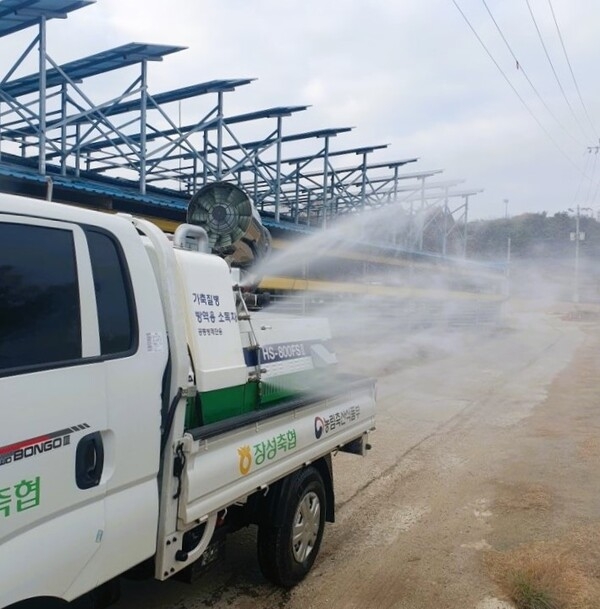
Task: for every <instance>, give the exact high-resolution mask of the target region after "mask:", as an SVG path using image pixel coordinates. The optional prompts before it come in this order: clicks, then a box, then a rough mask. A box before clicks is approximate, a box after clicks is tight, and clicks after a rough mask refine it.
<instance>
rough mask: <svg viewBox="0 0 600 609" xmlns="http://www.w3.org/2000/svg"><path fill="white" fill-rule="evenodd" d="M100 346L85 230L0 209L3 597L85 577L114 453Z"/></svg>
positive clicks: (69, 587) (65, 589)
mask: <svg viewBox="0 0 600 609" xmlns="http://www.w3.org/2000/svg"><path fill="white" fill-rule="evenodd" d="M99 353H100V341H99V335H98V318H97V312H96V307H95V301H94V284H93V279H92V271H91V265H90V261H89V255H88V246H87V239H86V236H85V233H84V231H83V229H82V228H80V227H79V226H76V225H73V224H70V223H67V222H60V221H53V220H44V219H35V218H26V217H24V216H11V215H7V214H1V215H0V421H1V424H0V546H1V548H2V551H1V552H0V597H1V598H0V601H2V604H4V603H6V604H10V603H11V602H15V601H18V600H20V599H22V598H27V597H32V596H37V595H39V594H44V595H46V596H57V597H71V598H72V597H73V596H77V595H78V594H79V593H81V591H84V590H83V588H85V586H86V585H88V584H89V583H90V581H92V578H93V575H87V574H86V566H87V565H88V564H89V563H90V561H91V560H92V559H93V556H94V555H95V554H96V553H97V552H98V550H99V548H100V547H101V544H102V540H103V536H104V529H105V506H104V503H105V495H106V482H107V480H108V478H109V473H110V467H111V464H110V462H111V458H112V457H111V450H110V437H109V436H108V435H107V428H108V424H107V423H108V421H107V410H106V400H107V396H106V383H105V377H104V370H103V367H102V366H101V365H99V363H98V355H99ZM86 579H87V582H86V581H84V580H86Z"/></svg>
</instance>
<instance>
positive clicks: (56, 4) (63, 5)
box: [0, 0, 96, 37]
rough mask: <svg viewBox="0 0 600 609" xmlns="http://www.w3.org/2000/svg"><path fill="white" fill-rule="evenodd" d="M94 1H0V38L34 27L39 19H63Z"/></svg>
mask: <svg viewBox="0 0 600 609" xmlns="http://www.w3.org/2000/svg"><path fill="white" fill-rule="evenodd" d="M95 1H96V0H0V37H2V36H6V35H8V34H12V33H13V32H18V31H19V30H24V29H26V28H28V27H31V26H33V25H36V24H37V23H39V21H40V17H46V19H56V18H65V17H66V16H67V14H68V13H71V12H73V11H76V10H78V9H80V8H84V7H86V6H88V5H90V4H94V3H95Z"/></svg>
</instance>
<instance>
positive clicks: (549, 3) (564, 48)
mask: <svg viewBox="0 0 600 609" xmlns="http://www.w3.org/2000/svg"><path fill="white" fill-rule="evenodd" d="M548 5H549V6H550V12H551V13H552V19H554V25H555V26H556V31H557V32H558V38H559V40H560V44H561V46H562V50H563V53H564V54H565V59H566V60H567V65H568V66H569V71H570V72H571V77H572V78H573V84H574V85H575V89H576V91H577V95H578V96H579V101H580V102H581V106H582V108H583V111H584V112H585V115H586V117H587V119H588V121H589V123H590V125H591V127H592V129H593V131H594V134H595V135H596V138H598V139H599V140H600V136H599V135H598V130H597V129H596V126H595V125H594V122H593V121H592V119H591V117H590V115H589V112H588V109H587V106H586V105H585V103H584V101H583V96H582V95H581V90H580V89H579V84H578V83H577V79H576V78H575V73H574V72H573V67H572V66H571V61H570V60H569V55H568V53H567V48H566V47H565V43H564V40H563V37H562V33H561V31H560V27H559V25H558V20H557V19H556V14H555V13H554V7H553V6H552V0H548Z"/></svg>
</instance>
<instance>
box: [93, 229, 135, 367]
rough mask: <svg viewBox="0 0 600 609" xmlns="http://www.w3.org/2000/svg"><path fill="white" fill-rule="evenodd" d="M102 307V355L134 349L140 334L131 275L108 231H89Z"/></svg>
mask: <svg viewBox="0 0 600 609" xmlns="http://www.w3.org/2000/svg"><path fill="white" fill-rule="evenodd" d="M85 234H86V237H87V242H88V248H89V250H90V259H91V263H92V273H93V276H94V287H95V289H96V304H97V307H98V325H99V328H100V349H101V352H102V355H114V354H118V353H124V352H128V351H131V350H132V349H133V348H134V347H135V344H134V343H135V340H136V336H137V331H136V323H135V317H134V312H133V306H132V303H133V298H132V297H131V289H130V282H129V275H128V273H127V271H126V268H125V264H124V262H123V258H122V256H121V255H120V253H119V250H118V247H117V244H116V243H115V242H114V241H113V239H112V238H111V237H110V236H109V235H107V234H106V233H103V232H99V231H95V230H92V229H86V231H85Z"/></svg>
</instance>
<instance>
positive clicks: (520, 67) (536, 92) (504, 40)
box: [481, 0, 586, 146]
mask: <svg viewBox="0 0 600 609" xmlns="http://www.w3.org/2000/svg"><path fill="white" fill-rule="evenodd" d="M481 1H482V2H483V6H485V8H486V10H487V12H488V14H489V16H490V18H491V20H492V21H493V23H494V25H495V26H496V29H497V30H498V34H500V37H501V38H502V40H503V42H504V44H505V45H506V48H507V49H508V52H509V53H510V54H511V55H512V58H513V59H514V60H515V65H516V66H517V70H520V71H521V72H522V74H523V76H524V77H525V80H526V81H527V82H528V83H529V86H530V87H531V88H532V89H533V92H534V93H535V94H536V96H537V98H538V99H539V100H540V102H541V103H542V104H543V106H544V108H546V110H547V111H548V114H550V116H551V117H552V118H553V119H554V121H555V122H556V124H557V125H558V126H559V127H560V128H561V129H562V130H563V131H564V132H565V133H566V134H567V135H568V136H569V137H570V138H571V139H572V140H573V141H574V142H576V143H577V144H579V145H580V146H585V145H586V144H585V142H584V141H582V140H579V139H577V138H576V137H575V136H574V135H573V134H572V133H571V131H570V130H569V129H567V128H566V127H565V126H564V125H563V124H562V123H561V122H560V120H558V118H557V117H556V115H555V114H554V112H552V110H551V109H550V107H549V106H548V104H547V103H546V101H545V100H544V98H543V97H542V96H541V95H540V93H539V92H538V90H537V88H536V87H535V85H534V84H533V82H532V81H531V79H530V78H529V75H528V74H527V71H526V70H525V68H524V66H523V63H522V62H520V61H519V59H518V58H517V56H516V54H515V52H514V51H513V49H512V47H511V46H510V43H509V42H508V40H507V39H506V36H505V35H504V32H503V31H502V29H501V28H500V25H499V24H498V22H497V21H496V18H495V17H494V15H493V14H492V11H491V10H490V7H489V6H488V4H487V2H486V0H481Z"/></svg>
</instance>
